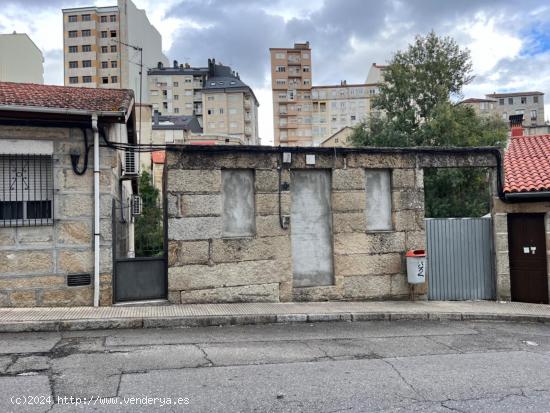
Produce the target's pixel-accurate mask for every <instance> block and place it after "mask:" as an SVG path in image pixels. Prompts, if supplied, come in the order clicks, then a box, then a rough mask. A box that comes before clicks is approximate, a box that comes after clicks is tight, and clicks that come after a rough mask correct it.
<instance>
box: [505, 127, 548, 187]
mask: <svg viewBox="0 0 550 413" xmlns="http://www.w3.org/2000/svg"><path fill="white" fill-rule="evenodd" d="M511 139H512V140H511V142H510V145H509V147H508V150H507V151H506V154H505V155H504V172H505V178H504V192H529V191H550V135H535V136H518V137H514V138H511Z"/></svg>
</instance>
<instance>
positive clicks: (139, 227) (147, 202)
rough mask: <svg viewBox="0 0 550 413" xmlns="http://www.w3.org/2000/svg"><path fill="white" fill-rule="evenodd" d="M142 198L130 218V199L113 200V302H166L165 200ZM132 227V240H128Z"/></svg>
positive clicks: (130, 238)
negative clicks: (137, 212) (138, 206)
mask: <svg viewBox="0 0 550 413" xmlns="http://www.w3.org/2000/svg"><path fill="white" fill-rule="evenodd" d="M150 198H151V197H150V196H149V199H147V198H146V197H144V199H143V207H142V213H141V215H140V216H137V217H133V216H132V213H131V211H130V209H131V208H130V207H131V206H132V205H131V204H130V199H129V198H128V197H123V198H122V199H123V201H122V202H121V201H118V200H115V199H113V206H112V214H113V215H112V216H113V227H112V228H113V302H115V303H117V302H124V301H139V300H153V299H165V298H166V297H167V294H168V275H167V274H168V253H167V245H168V243H167V225H166V199H162V200H158V201H157V200H154V199H153V200H152V199H150ZM132 223H133V227H134V230H133V232H134V236H133V237H132V236H131V231H132V229H131V225H132Z"/></svg>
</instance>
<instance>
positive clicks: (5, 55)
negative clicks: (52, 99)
mask: <svg viewBox="0 0 550 413" xmlns="http://www.w3.org/2000/svg"><path fill="white" fill-rule="evenodd" d="M0 81H2V82H20V83H39V84H44V58H43V57H42V52H41V51H40V49H39V48H38V47H37V46H36V45H35V44H34V42H33V41H32V40H31V39H30V37H29V36H27V35H26V34H25V33H17V34H0Z"/></svg>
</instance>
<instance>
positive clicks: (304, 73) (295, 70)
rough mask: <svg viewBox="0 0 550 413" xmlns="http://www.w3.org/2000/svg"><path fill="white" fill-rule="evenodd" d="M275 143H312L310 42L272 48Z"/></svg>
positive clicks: (307, 144)
mask: <svg viewBox="0 0 550 413" xmlns="http://www.w3.org/2000/svg"><path fill="white" fill-rule="evenodd" d="M269 52H270V54H271V88H272V91H273V126H274V142H275V145H296V146H309V145H311V143H312V110H313V105H312V101H311V88H312V84H311V80H312V72H311V49H310V48H309V42H305V43H295V44H294V47H293V48H270V49H269Z"/></svg>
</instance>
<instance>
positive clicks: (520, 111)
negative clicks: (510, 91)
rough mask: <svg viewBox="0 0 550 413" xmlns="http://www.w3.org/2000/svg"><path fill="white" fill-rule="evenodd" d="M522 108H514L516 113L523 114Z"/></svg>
mask: <svg viewBox="0 0 550 413" xmlns="http://www.w3.org/2000/svg"><path fill="white" fill-rule="evenodd" d="M523 114H524V110H523V109H516V115H523Z"/></svg>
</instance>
